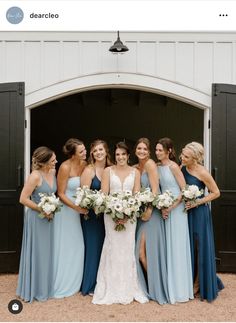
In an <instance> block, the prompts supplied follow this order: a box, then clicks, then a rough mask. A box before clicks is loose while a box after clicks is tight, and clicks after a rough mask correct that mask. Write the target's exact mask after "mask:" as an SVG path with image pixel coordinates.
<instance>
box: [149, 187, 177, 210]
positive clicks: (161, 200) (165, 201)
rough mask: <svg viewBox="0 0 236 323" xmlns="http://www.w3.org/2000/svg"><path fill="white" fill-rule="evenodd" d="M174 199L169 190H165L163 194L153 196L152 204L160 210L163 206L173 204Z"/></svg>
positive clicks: (166, 206) (167, 206)
mask: <svg viewBox="0 0 236 323" xmlns="http://www.w3.org/2000/svg"><path fill="white" fill-rule="evenodd" d="M175 201H176V199H175V197H174V196H173V194H172V193H171V192H170V191H169V190H166V191H165V192H164V193H163V194H158V195H157V196H156V197H155V198H154V200H153V202H152V204H153V206H155V207H157V208H158V209H160V210H161V209H163V208H166V209H168V208H169V207H171V206H172V205H173V204H174V202H175Z"/></svg>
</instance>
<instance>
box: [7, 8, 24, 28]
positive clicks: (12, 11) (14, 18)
mask: <svg viewBox="0 0 236 323" xmlns="http://www.w3.org/2000/svg"><path fill="white" fill-rule="evenodd" d="M6 18H7V21H8V22H10V24H14V25H16V24H19V23H20V22H21V21H22V20H23V18H24V12H23V10H22V9H21V8H19V7H11V8H9V9H8V10H7V12H6Z"/></svg>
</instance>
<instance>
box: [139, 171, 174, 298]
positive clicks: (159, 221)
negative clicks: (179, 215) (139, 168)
mask: <svg viewBox="0 0 236 323" xmlns="http://www.w3.org/2000/svg"><path fill="white" fill-rule="evenodd" d="M141 184H142V187H150V184H149V179H148V175H147V173H146V172H144V173H143V174H142V176H141ZM143 233H144V235H145V239H146V257H147V273H146V272H145V270H143V268H142V265H141V263H140V261H139V249H140V240H141V236H142V234H143ZM135 254H136V260H137V270H138V279H139V282H140V284H141V286H142V289H143V290H144V291H145V293H146V295H147V297H148V298H149V299H151V300H154V301H157V302H158V303H159V304H165V303H168V302H169V296H168V288H167V266H166V235H165V225H164V220H163V218H162V216H161V214H160V212H159V210H158V209H156V208H154V209H153V212H152V216H151V218H150V220H149V221H142V220H138V224H137V231H136V247H135Z"/></svg>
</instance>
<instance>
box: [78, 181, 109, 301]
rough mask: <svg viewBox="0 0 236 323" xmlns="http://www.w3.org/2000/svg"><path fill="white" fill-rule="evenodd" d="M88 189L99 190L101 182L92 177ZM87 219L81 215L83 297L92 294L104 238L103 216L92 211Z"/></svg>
mask: <svg viewBox="0 0 236 323" xmlns="http://www.w3.org/2000/svg"><path fill="white" fill-rule="evenodd" d="M90 188H91V189H92V190H97V191H99V190H100V188H101V181H100V180H99V179H98V177H97V175H95V176H94V177H93V179H92V183H91V187H90ZM88 217H89V218H88V219H87V220H86V219H84V216H83V215H82V216H81V224H82V230H83V235H84V245H85V257H84V273H83V280H82V285H81V292H82V294H83V295H86V294H89V293H93V292H94V289H95V285H96V279H97V271H98V266H99V262H100V257H101V252H102V246H103V242H104V237H105V227H104V217H103V214H100V215H98V216H97V215H96V214H95V213H94V211H93V210H90V211H89V213H88Z"/></svg>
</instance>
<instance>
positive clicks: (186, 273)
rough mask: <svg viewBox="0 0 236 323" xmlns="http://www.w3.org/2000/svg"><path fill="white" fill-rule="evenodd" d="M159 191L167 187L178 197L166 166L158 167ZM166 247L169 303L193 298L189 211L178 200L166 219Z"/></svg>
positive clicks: (168, 168) (172, 176) (170, 172)
mask: <svg viewBox="0 0 236 323" xmlns="http://www.w3.org/2000/svg"><path fill="white" fill-rule="evenodd" d="M158 171H159V176H160V186H161V191H162V192H163V193H164V191H166V190H170V191H171V192H172V194H173V195H174V196H175V197H177V196H178V195H179V194H180V187H179V185H178V183H177V181H176V179H175V176H174V175H173V173H172V171H171V169H170V167H169V166H159V167H158ZM165 229H166V247H167V274H168V294H169V298H170V303H172V304H174V303H176V302H186V301H188V300H189V299H193V281H192V267H191V252H190V242H189V232H188V215H187V213H186V212H184V204H183V203H180V204H179V205H178V206H177V207H176V208H174V209H173V210H172V211H171V212H170V213H169V217H168V219H166V220H165Z"/></svg>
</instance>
